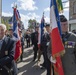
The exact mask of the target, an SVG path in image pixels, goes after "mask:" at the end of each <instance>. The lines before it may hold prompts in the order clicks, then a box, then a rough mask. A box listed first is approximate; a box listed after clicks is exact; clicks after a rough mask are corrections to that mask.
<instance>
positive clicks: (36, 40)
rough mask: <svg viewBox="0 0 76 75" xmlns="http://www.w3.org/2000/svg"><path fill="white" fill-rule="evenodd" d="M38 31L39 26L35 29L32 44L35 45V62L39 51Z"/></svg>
mask: <svg viewBox="0 0 76 75" xmlns="http://www.w3.org/2000/svg"><path fill="white" fill-rule="evenodd" d="M38 30H39V26H36V27H35V32H34V33H33V34H32V39H33V40H32V44H33V45H34V47H33V50H34V58H33V61H35V60H36V58H37V51H38Z"/></svg>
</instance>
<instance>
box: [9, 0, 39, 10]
mask: <svg viewBox="0 0 76 75" xmlns="http://www.w3.org/2000/svg"><path fill="white" fill-rule="evenodd" d="M16 3H17V5H18V6H19V9H20V10H25V11H26V10H29V11H33V10H37V9H38V7H36V5H35V4H36V3H35V1H34V0H17V2H16ZM11 6H12V4H11Z"/></svg>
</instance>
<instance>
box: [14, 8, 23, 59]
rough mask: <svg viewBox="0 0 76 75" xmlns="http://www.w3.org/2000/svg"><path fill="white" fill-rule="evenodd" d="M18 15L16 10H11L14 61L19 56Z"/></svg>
mask: <svg viewBox="0 0 76 75" xmlns="http://www.w3.org/2000/svg"><path fill="white" fill-rule="evenodd" d="M19 21H20V15H19V12H18V10H17V8H13V39H14V40H15V41H16V51H15V57H14V59H15V60H17V59H18V58H19V57H20V55H21V48H22V47H21V37H20V31H21V30H20V28H19V26H18V25H19V24H20V22H19Z"/></svg>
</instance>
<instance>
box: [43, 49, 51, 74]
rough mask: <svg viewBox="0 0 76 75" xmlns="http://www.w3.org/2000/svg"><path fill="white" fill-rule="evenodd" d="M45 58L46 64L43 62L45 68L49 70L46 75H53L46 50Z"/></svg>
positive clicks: (44, 52)
mask: <svg viewBox="0 0 76 75" xmlns="http://www.w3.org/2000/svg"><path fill="white" fill-rule="evenodd" d="M43 58H44V62H43V66H44V67H45V68H46V70H47V74H46V75H51V62H50V60H49V59H48V57H47V51H46V48H45V49H44V51H43Z"/></svg>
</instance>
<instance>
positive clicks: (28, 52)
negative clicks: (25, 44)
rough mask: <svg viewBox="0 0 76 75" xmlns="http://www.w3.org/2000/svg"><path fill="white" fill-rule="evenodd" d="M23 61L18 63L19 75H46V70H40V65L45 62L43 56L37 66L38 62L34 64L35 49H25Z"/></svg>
mask: <svg viewBox="0 0 76 75" xmlns="http://www.w3.org/2000/svg"><path fill="white" fill-rule="evenodd" d="M23 57H24V58H23V61H22V62H20V61H19V62H18V64H17V67H18V68H19V70H18V75H46V70H45V69H40V66H39V65H40V63H42V62H43V57H42V56H41V59H40V62H39V63H38V65H37V61H35V62H33V61H32V60H33V47H30V48H25V49H24V55H23Z"/></svg>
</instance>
